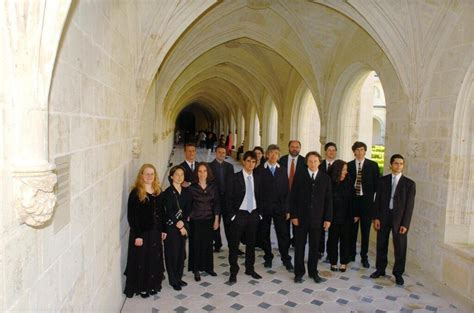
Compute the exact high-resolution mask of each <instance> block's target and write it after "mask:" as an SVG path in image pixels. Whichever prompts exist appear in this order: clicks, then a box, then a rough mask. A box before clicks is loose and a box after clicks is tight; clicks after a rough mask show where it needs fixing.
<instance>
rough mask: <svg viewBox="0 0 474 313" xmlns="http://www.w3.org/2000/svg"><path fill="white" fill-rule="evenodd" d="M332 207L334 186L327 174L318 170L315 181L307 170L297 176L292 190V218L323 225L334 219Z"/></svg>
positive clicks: (316, 225) (301, 222)
mask: <svg viewBox="0 0 474 313" xmlns="http://www.w3.org/2000/svg"><path fill="white" fill-rule="evenodd" d="M332 209H333V208H332V186H331V179H330V178H329V176H328V175H327V174H325V173H323V172H321V171H318V174H317V175H316V179H315V181H313V180H312V179H311V177H310V176H309V173H308V171H306V173H304V174H303V175H299V176H298V177H296V178H295V181H294V184H293V188H292V189H291V192H290V216H291V218H298V219H299V222H300V224H305V223H309V224H310V225H311V227H321V225H322V224H323V221H332Z"/></svg>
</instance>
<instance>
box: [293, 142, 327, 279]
mask: <svg viewBox="0 0 474 313" xmlns="http://www.w3.org/2000/svg"><path fill="white" fill-rule="evenodd" d="M320 162H321V156H320V155H319V153H317V152H316V151H311V152H308V153H307V154H306V164H307V166H308V169H307V170H306V173H305V174H302V175H300V176H298V178H296V179H295V182H294V185H293V188H292V189H291V193H290V215H291V223H292V224H293V225H294V226H295V228H294V231H295V283H301V282H302V277H303V275H304V274H305V267H304V254H305V246H306V241H307V239H308V237H309V253H308V274H309V276H310V277H311V278H313V279H314V281H315V282H316V283H320V282H321V281H322V279H321V277H319V275H318V249H319V242H320V236H321V225H323V227H324V229H326V230H327V229H329V227H330V226H331V221H332V191H331V179H330V178H329V176H328V175H327V174H324V173H323V172H321V171H319V170H318V166H319V164H320ZM323 221H324V222H323Z"/></svg>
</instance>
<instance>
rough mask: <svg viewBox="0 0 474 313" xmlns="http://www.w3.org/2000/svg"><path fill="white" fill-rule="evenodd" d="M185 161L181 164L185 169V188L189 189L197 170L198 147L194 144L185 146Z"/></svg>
mask: <svg viewBox="0 0 474 313" xmlns="http://www.w3.org/2000/svg"><path fill="white" fill-rule="evenodd" d="M184 159H185V160H184V161H183V163H181V164H180V166H182V167H183V168H184V182H183V184H182V186H183V187H185V188H186V187H189V186H190V185H191V184H192V183H193V174H194V170H195V169H196V164H197V163H196V145H195V144H194V143H186V144H184Z"/></svg>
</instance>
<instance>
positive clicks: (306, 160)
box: [304, 151, 321, 163]
mask: <svg viewBox="0 0 474 313" xmlns="http://www.w3.org/2000/svg"><path fill="white" fill-rule="evenodd" d="M312 155H314V156H315V157H317V158H318V159H319V162H321V154H319V153H318V152H316V151H310V152H308V153H306V156H305V157H304V161H305V163H308V159H309V157H310V156H312Z"/></svg>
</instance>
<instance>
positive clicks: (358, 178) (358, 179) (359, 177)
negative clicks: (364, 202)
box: [355, 162, 362, 196]
mask: <svg viewBox="0 0 474 313" xmlns="http://www.w3.org/2000/svg"><path fill="white" fill-rule="evenodd" d="M355 192H356V195H357V196H361V195H362V166H361V162H359V168H358V169H357V176H356V183H355Z"/></svg>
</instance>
